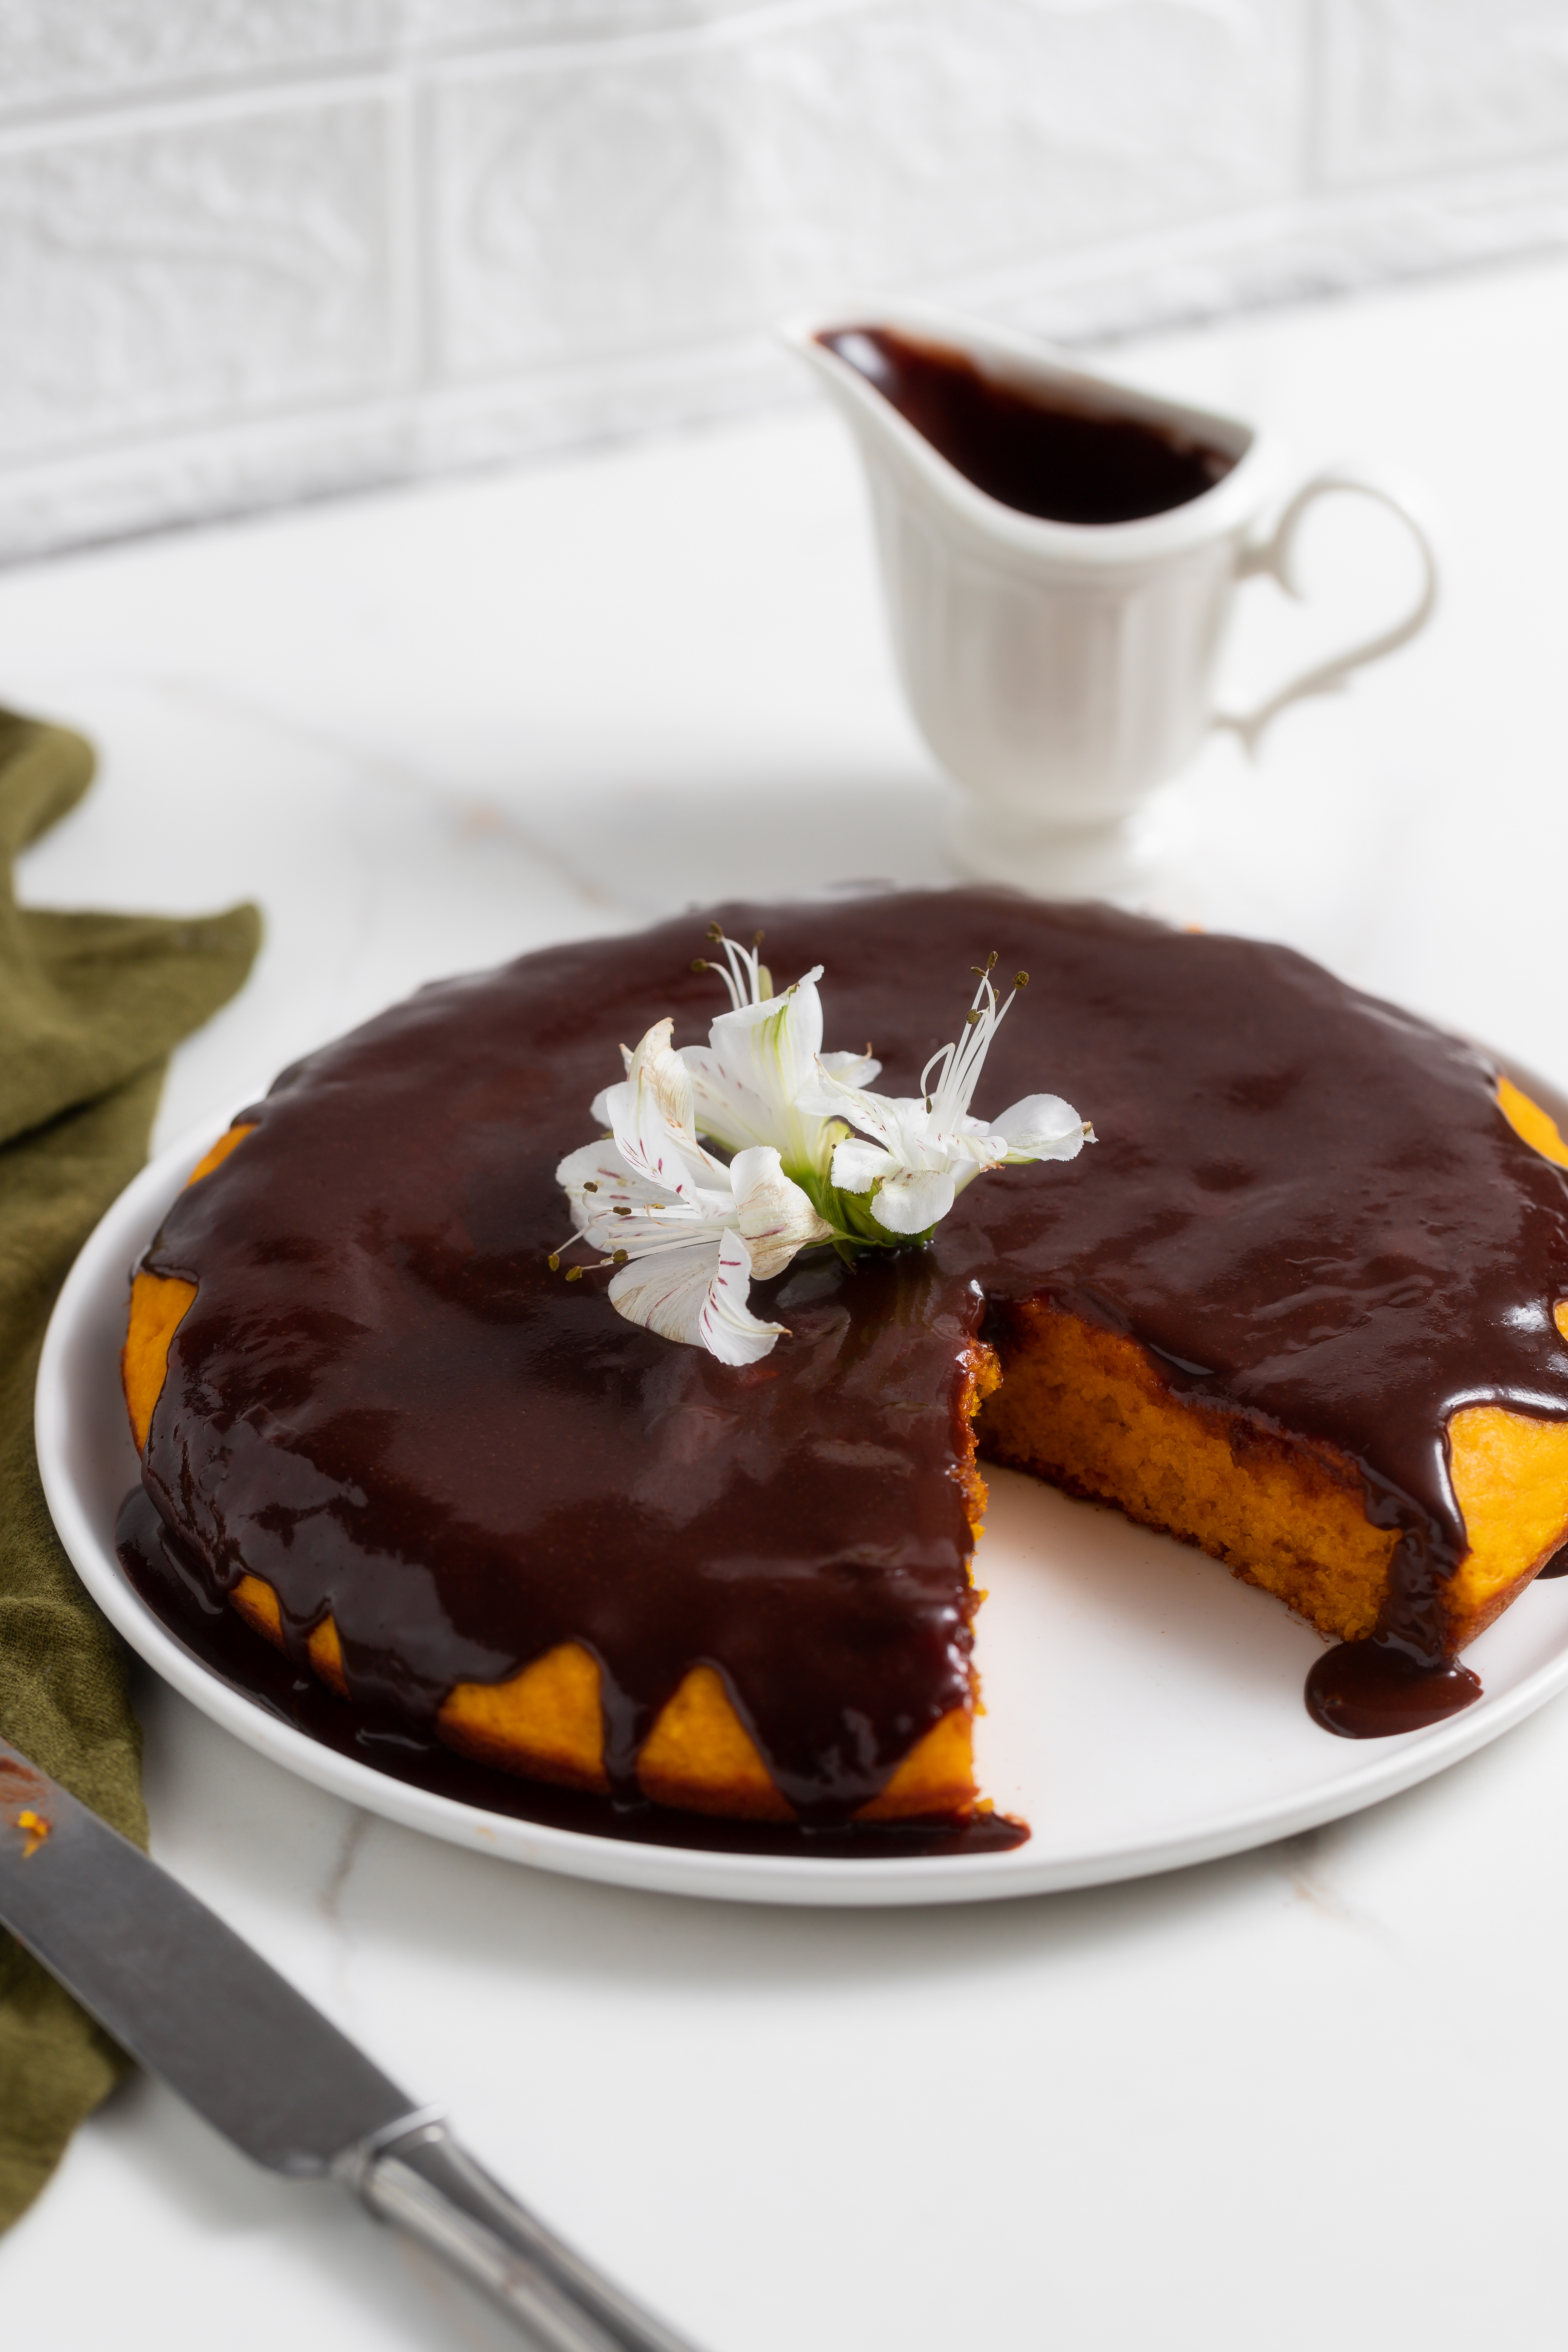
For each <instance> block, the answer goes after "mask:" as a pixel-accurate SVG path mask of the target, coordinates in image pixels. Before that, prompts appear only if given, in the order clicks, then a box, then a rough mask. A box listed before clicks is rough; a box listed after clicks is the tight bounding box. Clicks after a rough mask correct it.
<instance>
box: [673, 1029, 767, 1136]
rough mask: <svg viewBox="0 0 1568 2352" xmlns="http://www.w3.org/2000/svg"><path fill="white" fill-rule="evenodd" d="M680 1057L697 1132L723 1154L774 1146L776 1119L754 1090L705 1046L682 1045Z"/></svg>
mask: <svg viewBox="0 0 1568 2352" xmlns="http://www.w3.org/2000/svg"><path fill="white" fill-rule="evenodd" d="M680 1058H681V1060H682V1061H683V1062H684V1063H685V1065H686V1066H687V1069H688V1070H689V1072H690V1075H691V1091H692V1097H693V1115H694V1117H695V1118H696V1122H697V1127H698V1129H699V1131H700V1133H701V1134H703V1135H706V1136H710V1137H711V1138H712V1139H713V1141H714V1142H715V1143H717V1144H718V1145H719V1146H720V1147H721V1150H725V1151H744V1150H748V1149H749V1148H750V1146H751V1145H752V1144H753V1143H773V1144H777V1143H778V1142H779V1140H780V1137H779V1129H780V1124H781V1122H780V1118H779V1115H778V1112H777V1110H776V1109H775V1108H774V1107H773V1105H772V1104H770V1103H768V1102H765V1101H764V1100H763V1097H762V1096H761V1095H760V1094H758V1093H757V1091H756V1090H755V1088H754V1087H749V1086H747V1085H746V1084H745V1083H744V1082H743V1080H742V1079H741V1078H739V1077H738V1076H736V1075H735V1073H734V1072H733V1071H732V1070H731V1069H729V1068H727V1067H726V1066H725V1064H724V1063H723V1062H721V1060H720V1058H719V1056H718V1055H716V1054H715V1053H713V1052H712V1051H711V1050H710V1047H708V1046H706V1045H683V1046H682V1047H681V1049H680Z"/></svg>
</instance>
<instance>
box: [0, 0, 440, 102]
mask: <svg viewBox="0 0 1568 2352" xmlns="http://www.w3.org/2000/svg"><path fill="white" fill-rule="evenodd" d="M397 15H398V0H63V5H62V0H0V110H5V111H9V110H11V109H13V108H17V107H40V106H51V105H52V106H58V105H61V104H70V103H79V102H80V101H82V100H105V99H124V98H125V97H126V96H128V95H129V94H131V93H132V92H140V91H142V90H146V89H153V88H158V87H162V86H164V85H167V84H170V83H178V82H185V81H191V80H194V79H200V78H205V77H209V76H241V75H246V74H253V73H256V72H260V71H266V70H268V68H277V67H280V66H292V67H297V66H300V65H310V64H318V63H328V62H331V61H332V60H335V59H337V58H342V57H345V56H359V57H363V56H367V55H369V54H371V53H372V52H374V50H375V49H377V48H378V47H381V46H383V45H384V43H385V42H386V41H387V40H388V39H389V38H390V37H391V36H392V35H393V34H394V32H395V29H396V24H397Z"/></svg>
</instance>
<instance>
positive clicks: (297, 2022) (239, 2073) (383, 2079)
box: [0, 1739, 692, 2352]
mask: <svg viewBox="0 0 1568 2352" xmlns="http://www.w3.org/2000/svg"><path fill="white" fill-rule="evenodd" d="M0 1926H3V1927H8V1928H9V1929H10V1931H11V1933H12V1934H13V1935H14V1936H15V1937H16V1940H17V1942H18V1943H20V1944H22V1945H25V1946H26V1949H27V1950H28V1951H30V1952H31V1953H32V1954H33V1956H34V1958H36V1959H37V1960H39V1961H41V1962H42V1964H43V1966H44V1967H45V1968H46V1969H47V1970H48V1971H49V1973H50V1975H51V1976H54V1977H57V1978H58V1979H59V1981H60V1983H61V1984H63V1985H64V1986H65V1988H66V1990H67V1991H68V1992H69V1993H72V1994H74V1996H75V1998H76V1999H77V2000H79V2002H80V2003H81V2005H82V2007H83V2008H84V2009H85V2010H87V2011H89V2012H90V2014H91V2015H92V2016H94V2017H95V2018H97V2020H98V2021H99V2023H100V2025H101V2026H103V2028H104V2029H105V2031H106V2032H108V2033H110V2035H111V2036H112V2038H113V2039H114V2040H115V2041H116V2042H119V2044H120V2046H121V2049H122V2050H124V2051H126V2052H127V2053H129V2054H130V2055H131V2056H132V2058H134V2059H136V2060H137V2061H138V2062H139V2063H141V2064H142V2065H143V2066H144V2067H146V2069H147V2070H148V2072H149V2073H150V2074H156V2075H157V2076H159V2078H160V2079H161V2080H162V2081H163V2082H164V2083H166V2084H168V2085H169V2088H170V2089H171V2090H173V2091H174V2092H176V2093H177V2094H178V2095H179V2096H180V2097H181V2098H183V2099H184V2100H185V2101H186V2102H187V2103H188V2104H189V2105H191V2106H193V2107H195V2110H196V2112H197V2114H198V2115H201V2116H205V2119H206V2121H207V2122H208V2123H210V2124H212V2125H213V2126H215V2127H216V2129H217V2130H218V2131H220V2132H221V2133H222V2134H223V2136H224V2137H225V2138H226V2139H228V2140H230V2141H232V2142H233V2144H234V2145H235V2146H236V2147H238V2148H241V2149H242V2150H243V2151H244V2153H245V2154H246V2155H247V2156H248V2157H250V2158H252V2159H253V2160H254V2161H255V2162H256V2163H258V2164H260V2165H265V2166H266V2167H267V2168H268V2170H269V2171H274V2172H282V2173H288V2174H291V2175H293V2176H294V2177H295V2178H303V2179H310V2178H315V2179H333V2180H336V2181H339V2182H341V2183H342V2185H343V2186H344V2187H345V2188H347V2189H352V2190H353V2192H354V2194H355V2195H357V2196H358V2197H359V2198H360V2200H361V2201H362V2202H363V2204H364V2205H366V2206H367V2207H368V2208H369V2210H371V2212H372V2213H374V2215H375V2217H376V2219H377V2220H378V2221H391V2222H394V2223H395V2224H396V2225H397V2226H398V2227H400V2228H402V2229H405V2230H406V2231H409V2232H410V2234H411V2235H413V2236H416V2237H417V2238H419V2239H421V2240H422V2241H423V2242H424V2243H425V2244H426V2245H427V2246H429V2247H430V2248H431V2249H432V2250H433V2251H434V2252H437V2253H438V2254H439V2255H441V2256H442V2257H443V2259H444V2260H446V2261H447V2263H450V2264H451V2265H452V2266H453V2268H454V2269H456V2270H458V2271H459V2272H460V2273H462V2274H463V2275H464V2276H465V2277H467V2278H468V2279H469V2280H470V2281H472V2282H473V2283H474V2284H477V2285H479V2286H481V2287H482V2288H484V2289H485V2290H486V2291H487V2292H488V2293H489V2294H490V2295H492V2296H493V2297H494V2299H495V2300H496V2301H497V2302H498V2303H499V2304H500V2305H501V2307H502V2309H503V2310H505V2311H506V2312H507V2313H508V2314H509V2315H510V2316H511V2317H512V2318H513V2319H515V2320H517V2321H518V2322H519V2323H520V2324H521V2326H522V2327H523V2328H524V2330H525V2332H527V2333H528V2334H530V2335H531V2336H533V2338H534V2340H535V2341H536V2342H537V2343H539V2344H541V2345H542V2346H545V2347H548V2352H692V2347H691V2346H690V2345H689V2342H688V2341H687V2340H686V2339H685V2338H683V2337H680V2336H676V2335H674V2334H672V2333H671V2331H670V2330H669V2329H668V2328H667V2327H666V2326H664V2325H663V2323H662V2322H661V2321H659V2320H657V2319H655V2318H653V2317H652V2316H651V2315H649V2314H648V2313H647V2312H645V2311H644V2310H642V2308H641V2307H640V2306H639V2305H637V2304H636V2303H634V2302H633V2301H632V2300H631V2298H630V2297H629V2296H627V2295H625V2294H622V2293H621V2291H620V2289H619V2288H618V2287H616V2286H615V2285H613V2284H611V2282H610V2281H608V2280H607V2279H605V2278H604V2277H602V2276H601V2275H600V2273H597V2272H596V2271H595V2269H594V2268H593V2267H592V2265H591V2264H590V2263H586V2262H585V2261H584V2259H583V2257H582V2256H581V2255H579V2254H577V2253H575V2252H574V2251H573V2249H572V2248H571V2247H569V2246H567V2245H565V2244H563V2242H562V2241H561V2240H560V2239H558V2238H556V2237H555V2236H554V2235H553V2233H552V2231H549V2230H548V2229H547V2228H546V2227H545V2225H544V2224H543V2222H542V2221H539V2220H538V2218H537V2217H536V2216H535V2215H534V2214H532V2213H531V2212H530V2211H529V2210H528V2209H527V2208H526V2207H525V2206H522V2205H520V2204H519V2203H518V2202H517V2200H515V2199H514V2198H512V2197H511V2195H510V2193H509V2191H508V2190H506V2189H503V2188H502V2187H501V2185H500V2182H499V2181H497V2180H495V2179H492V2178H491V2177H490V2175H489V2173H488V2172H486V2171H485V2169H484V2168H483V2167H482V2166H481V2165H479V2163H477V2162H476V2160H475V2159H474V2158H472V2157H470V2156H469V2155H468V2153H467V2151H466V2150H465V2149H464V2148H463V2147H461V2146H460V2144H459V2143H458V2141H457V2139H455V2138H454V2137H453V2135H452V2133H451V2132H450V2130H449V2129H448V2127H447V2124H446V2122H445V2120H444V2118H443V2117H442V2116H440V2115H439V2114H438V2112H437V2110H436V2109H434V2108H431V2107H429V2106H425V2105H421V2104H420V2103H419V2102H418V2101H416V2100H415V2099H412V2098H410V2097H409V2095H408V2094H407V2092H405V2091H403V2090H400V2089H399V2087H398V2086H397V2084H395V2083H393V2082H391V2081H390V2080H389V2079H388V2077H387V2076H386V2075H385V2074H383V2073H382V2072H381V2070H380V2068H379V2067H377V2066H374V2065H373V2064H372V2063H371V2061H370V2060H369V2059H368V2058H367V2057H366V2056H365V2054H364V2053H363V2051H362V2050H360V2049H357V2048H356V2047H355V2045H354V2043H353V2042H351V2041H350V2040H349V2039H348V2037H347V2035H346V2034H342V2033H340V2032H338V2030H337V2028H336V2026H334V2025H332V2024H331V2023H329V2021H328V2020H327V2019H326V2018H324V2017H323V2016H322V2015H321V2011H320V2010H318V2009H315V2008H313V2007H312V2006H311V2004H310V2002H309V2001H308V2000H306V1999H305V1998H304V1996H303V1995H302V1994H301V1993H299V1992H296V1991H295V1990H294V1988H293V1986H292V1985H290V1984H289V1982H288V1981H287V1979H285V1978H283V1977H281V1976H279V1973H278V1971H277V1970H276V1969H273V1968H271V1967H269V1966H268V1963H267V1962H266V1961H265V1960H264V1959H263V1958H261V1956H260V1954H259V1953H258V1952H256V1951H253V1950H252V1948H251V1947H250V1946H249V1945H248V1944H247V1943H246V1942H245V1941H244V1940H243V1938H242V1937H238V1936H237V1935H236V1934H235V1933H234V1930H233V1929H232V1928H231V1927H226V1926H225V1924H224V1922H223V1921H222V1920H221V1919H220V1918H219V1917H218V1916H217V1915H216V1912H213V1911H209V1910H208V1908H207V1906H206V1905H205V1903H201V1902H198V1900H197V1899H196V1897H195V1895H192V1894H191V1893H190V1892H189V1890H188V1889H187V1888H186V1887H184V1886H182V1885H181V1884H180V1882H179V1881H178V1879H176V1878H173V1877H171V1875H170V1874H169V1873H168V1872H167V1871H165V1870H163V1869H161V1868H160V1867H159V1865H158V1864H156V1863H154V1862H152V1861H150V1860H149V1859H148V1857H147V1856H146V1855H145V1854H144V1853H141V1852H140V1851H139V1850H138V1849H137V1848H136V1847H135V1846H133V1845H132V1844H131V1843H130V1842H129V1840H127V1839H125V1838H122V1837H121V1835H120V1834H119V1832H117V1831H115V1830H111V1829H110V1827H109V1825H108V1823H107V1822H102V1821H100V1819H99V1817H98V1815H97V1814H96V1813H94V1812H91V1811H89V1809H88V1808H87V1806H85V1805H83V1804H80V1803H79V1801H77V1799H76V1798H74V1797H72V1796H70V1795H69V1794H68V1792H67V1790H64V1789H62V1788H61V1787H60V1786H59V1784H58V1782H57V1781H55V1780H50V1779H49V1777H48V1776H47V1773H44V1772H41V1771H40V1770H39V1769H38V1768H37V1765H35V1764H32V1763H30V1762H29V1761H28V1759H26V1757H25V1756H24V1755H23V1754H22V1753H21V1751H20V1750H19V1749H18V1748H12V1747H10V1746H9V1745H8V1744H7V1743H6V1742H5V1740H3V1739H0Z"/></svg>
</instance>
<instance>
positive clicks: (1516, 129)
mask: <svg viewBox="0 0 1568 2352" xmlns="http://www.w3.org/2000/svg"><path fill="white" fill-rule="evenodd" d="M1322 5H1323V10H1324V45H1323V46H1324V58H1325V63H1326V65H1327V68H1328V70H1327V74H1326V78H1325V79H1326V105H1325V110H1324V119H1323V157H1324V164H1325V169H1326V171H1327V173H1328V175H1329V176H1330V178H1331V179H1332V180H1334V181H1336V182H1342V183H1345V182H1353V181H1356V180H1360V179H1367V178H1373V177H1377V178H1384V177H1390V176H1393V175H1395V174H1398V173H1411V172H1435V171H1441V170H1442V169H1443V168H1444V167H1445V166H1451V165H1455V164H1464V163H1482V162H1503V161H1508V160H1517V159H1518V158H1520V157H1521V156H1524V155H1528V154H1531V153H1532V152H1535V153H1539V152H1545V151H1549V150H1552V149H1557V150H1559V151H1561V150H1563V149H1564V148H1565V147H1568V6H1565V5H1563V0H1322Z"/></svg>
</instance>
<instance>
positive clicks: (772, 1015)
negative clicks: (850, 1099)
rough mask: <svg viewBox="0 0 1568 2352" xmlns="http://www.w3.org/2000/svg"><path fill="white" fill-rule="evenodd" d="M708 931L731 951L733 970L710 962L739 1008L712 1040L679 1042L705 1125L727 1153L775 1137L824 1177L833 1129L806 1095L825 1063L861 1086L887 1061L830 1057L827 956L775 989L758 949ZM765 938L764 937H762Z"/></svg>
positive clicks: (800, 1163)
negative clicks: (825, 1039) (821, 984)
mask: <svg viewBox="0 0 1568 2352" xmlns="http://www.w3.org/2000/svg"><path fill="white" fill-rule="evenodd" d="M757 937H758V940H759V941H760V940H761V937H762V934H761V933H760V932H759V933H758V935H757ZM710 938H712V939H713V940H714V941H715V944H716V945H718V946H721V947H722V949H723V950H724V953H725V958H726V961H727V964H728V969H726V968H725V966H724V965H722V964H710V966H709V967H708V969H709V970H710V971H717V972H718V974H719V976H720V978H721V980H722V981H723V982H724V984H725V986H726V987H727V988H728V990H729V992H730V1001H731V1006H732V1007H733V1010H732V1011H731V1012H729V1013H721V1014H720V1015H719V1017H718V1019H717V1020H716V1021H715V1022H714V1023H713V1024H712V1026H711V1027H710V1030H709V1032H708V1043H707V1045H686V1046H683V1047H682V1049H681V1055H680V1058H681V1060H682V1061H683V1062H684V1063H685V1065H686V1066H687V1068H688V1069H689V1072H690V1073H691V1084H692V1090H693V1096H694V1108H695V1118H696V1123H697V1126H698V1128H699V1129H700V1132H701V1133H702V1134H704V1135H707V1136H710V1137H711V1138H712V1139H713V1141H714V1142H715V1143H717V1144H718V1145H719V1146H720V1147H721V1150H725V1151H743V1150H746V1148H747V1147H748V1145H751V1144H756V1143H771V1144H772V1145H773V1147H774V1148H775V1150H777V1151H778V1152H779V1153H780V1155H781V1157H782V1158H783V1160H784V1163H785V1165H786V1166H787V1167H789V1168H791V1169H794V1170H795V1171H797V1172H798V1173H800V1174H802V1175H806V1174H810V1175H822V1174H826V1169H827V1162H828V1160H829V1159H830V1157H831V1156H832V1150H833V1142H834V1132H835V1131H834V1130H832V1129H829V1126H828V1120H827V1118H824V1117H823V1116H822V1115H821V1114H819V1113H816V1112H812V1111H808V1110H806V1109H805V1108H803V1101H802V1098H803V1096H804V1094H805V1092H806V1090H808V1089H809V1088H810V1087H812V1086H813V1085H814V1084H815V1082H816V1073H817V1070H818V1068H819V1067H820V1068H823V1069H826V1070H828V1071H830V1072H831V1073H832V1074H833V1075H834V1076H836V1077H837V1078H839V1079H840V1080H842V1081H843V1083H844V1084H846V1085H847V1086H855V1087H863V1086H868V1085H869V1083H870V1081H871V1080H872V1079H873V1078H874V1077H876V1076H878V1074H879V1071H880V1069H881V1064H880V1062H879V1061H876V1060H875V1059H874V1058H873V1057H872V1055H870V1053H869V1052H867V1053H864V1054H824V1052H823V1050H822V999H821V998H820V996H818V994H817V992H816V983H817V982H818V981H819V980H820V979H821V978H822V966H821V965H820V964H819V963H817V964H813V966H812V968H811V970H810V971H808V972H804V973H803V974H802V975H801V977H800V979H799V980H797V981H796V982H795V986H794V987H793V988H786V989H785V990H784V993H783V994H782V995H780V996H775V995H774V994H773V979H772V975H771V974H770V972H769V971H768V968H767V966H766V965H765V964H763V963H760V962H759V961H758V960H757V952H756V948H755V946H753V947H752V948H751V949H746V948H742V947H739V946H737V944H736V942H735V941H734V940H729V939H726V938H725V937H724V935H723V933H722V932H721V931H719V930H717V929H715V930H714V931H712V932H710ZM828 1116H829V1117H832V1116H833V1114H831V1113H830V1114H829V1115H828Z"/></svg>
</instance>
